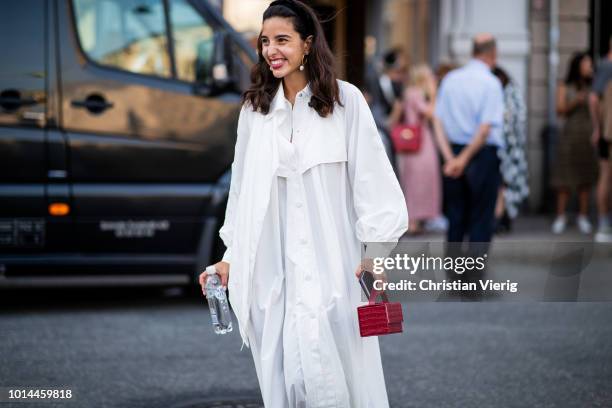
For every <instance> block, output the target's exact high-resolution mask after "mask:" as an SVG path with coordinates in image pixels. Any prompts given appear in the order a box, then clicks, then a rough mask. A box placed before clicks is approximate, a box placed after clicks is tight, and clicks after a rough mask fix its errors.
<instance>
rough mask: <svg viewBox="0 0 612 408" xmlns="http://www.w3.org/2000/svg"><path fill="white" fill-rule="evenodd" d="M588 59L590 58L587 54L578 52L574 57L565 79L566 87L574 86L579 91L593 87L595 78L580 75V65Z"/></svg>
mask: <svg viewBox="0 0 612 408" xmlns="http://www.w3.org/2000/svg"><path fill="white" fill-rule="evenodd" d="M586 57H589V53H587V52H577V53H575V54H574V55H573V56H572V60H571V62H570V65H569V69H568V71H567V77H566V78H565V84H566V85H574V86H575V87H576V88H578V89H584V88H587V87H589V86H590V85H591V81H592V80H593V78H591V77H588V78H585V77H583V76H582V75H581V74H580V63H582V60H583V59H584V58H586Z"/></svg>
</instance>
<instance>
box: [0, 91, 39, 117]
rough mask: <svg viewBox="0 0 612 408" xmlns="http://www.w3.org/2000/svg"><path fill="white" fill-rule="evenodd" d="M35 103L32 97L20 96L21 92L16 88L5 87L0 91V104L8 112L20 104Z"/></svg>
mask: <svg viewBox="0 0 612 408" xmlns="http://www.w3.org/2000/svg"><path fill="white" fill-rule="evenodd" d="M37 103H38V102H37V101H36V100H35V99H34V98H31V97H30V98H22V97H21V93H20V92H19V91H18V90H16V89H6V90H4V91H2V92H0V106H2V108H4V110H6V111H9V112H10V111H14V110H17V109H19V108H20V107H22V106H29V105H36V104H37Z"/></svg>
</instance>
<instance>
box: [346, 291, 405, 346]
mask: <svg viewBox="0 0 612 408" xmlns="http://www.w3.org/2000/svg"><path fill="white" fill-rule="evenodd" d="M378 295H381V297H382V303H376V298H378ZM357 316H358V317H359V332H360V334H361V337H368V336H381V335H384V334H393V333H401V332H402V330H403V329H402V322H403V321H404V315H403V313H402V305H401V303H398V302H389V299H388V298H387V294H386V293H385V292H384V291H378V290H372V293H371V294H370V299H369V303H368V304H367V305H363V306H359V307H358V308H357Z"/></svg>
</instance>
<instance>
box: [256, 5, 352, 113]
mask: <svg viewBox="0 0 612 408" xmlns="http://www.w3.org/2000/svg"><path fill="white" fill-rule="evenodd" d="M288 4H297V3H296V2H292V1H275V2H272V4H270V7H268V9H267V10H266V11H265V12H264V15H263V24H262V30H261V34H260V36H259V39H258V41H257V51H258V54H259V60H258V62H257V64H255V65H254V66H253V70H252V72H251V81H252V86H251V88H250V89H249V90H248V91H247V92H246V93H245V94H244V101H245V102H246V101H248V102H250V104H251V105H252V106H253V109H255V110H258V111H260V112H261V113H264V114H266V113H268V111H269V109H270V102H271V101H272V98H273V97H274V95H275V94H276V90H277V88H278V86H279V84H280V83H281V79H283V78H285V81H284V82H283V83H284V86H285V87H286V84H287V83H289V84H294V83H295V84H296V86H295V89H286V90H288V91H289V92H288V97H289V98H288V99H289V100H290V101H291V102H292V101H293V99H292V98H294V97H295V94H296V93H297V92H298V91H299V90H300V89H302V88H303V87H304V86H306V83H307V82H309V85H310V88H311V89H312V91H313V96H312V98H311V101H310V106H311V107H312V108H313V109H314V110H315V111H317V113H318V114H319V115H320V116H321V117H325V116H327V115H328V114H331V113H333V110H334V103H340V97H339V88H338V83H337V81H336V74H335V71H334V57H333V54H332V52H331V50H330V49H329V45H328V44H327V41H326V40H325V35H324V34H323V28H322V27H321V24H320V23H319V21H318V20H317V17H316V15H315V14H314V11H312V9H310V8H309V7H307V6H305V5H297V6H296V5H288ZM300 4H301V3H300Z"/></svg>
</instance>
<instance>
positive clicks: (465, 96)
mask: <svg viewBox="0 0 612 408" xmlns="http://www.w3.org/2000/svg"><path fill="white" fill-rule="evenodd" d="M472 56H473V58H472V59H471V60H470V62H468V63H467V64H466V65H465V66H463V67H462V68H459V69H457V70H454V71H451V72H450V73H449V74H448V75H447V76H446V77H444V80H443V81H442V84H441V85H440V91H439V93H438V99H437V102H436V115H437V116H438V117H439V118H440V121H441V122H442V125H443V128H444V131H445V133H446V135H447V138H448V140H449V142H450V144H451V150H452V153H453V154H452V155H450V156H448V157H446V160H445V163H444V205H445V209H446V212H447V217H448V220H449V229H448V236H447V239H448V242H462V241H463V239H464V236H465V235H466V234H467V235H468V237H469V240H470V242H474V243H476V242H478V243H485V244H484V247H483V246H480V250H479V252H481V251H482V250H485V251H486V249H487V247H488V242H490V241H491V237H492V235H493V228H494V217H495V216H494V210H495V202H496V199H497V193H498V189H499V186H500V183H501V175H500V171H499V159H498V157H497V149H498V148H499V147H502V146H503V138H502V126H503V119H504V118H503V117H504V96H503V89H502V85H501V83H500V81H499V80H498V79H497V78H496V77H495V76H494V75H493V74H492V73H491V68H492V67H493V66H495V62H496V59H497V50H496V44H495V38H494V37H493V36H492V35H490V34H479V35H477V36H476V37H474V39H473V50H472Z"/></svg>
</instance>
